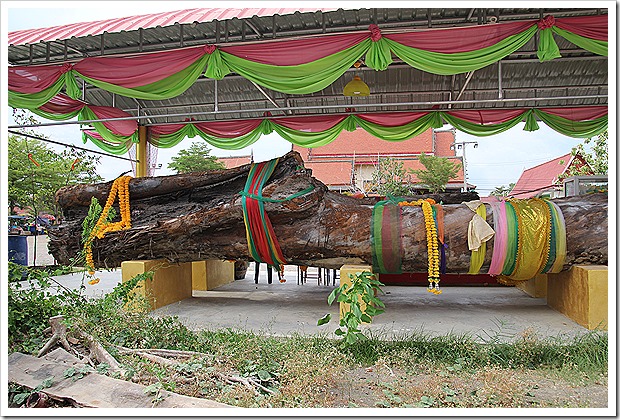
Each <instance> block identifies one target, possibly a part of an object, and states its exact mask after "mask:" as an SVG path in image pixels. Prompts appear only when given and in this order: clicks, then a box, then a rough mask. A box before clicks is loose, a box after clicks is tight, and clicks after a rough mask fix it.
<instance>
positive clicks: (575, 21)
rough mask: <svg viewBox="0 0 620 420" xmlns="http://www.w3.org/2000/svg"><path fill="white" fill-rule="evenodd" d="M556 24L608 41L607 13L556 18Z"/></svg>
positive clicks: (588, 36) (581, 34) (586, 35)
mask: <svg viewBox="0 0 620 420" xmlns="http://www.w3.org/2000/svg"><path fill="white" fill-rule="evenodd" d="M555 26H557V27H558V28H560V29H564V30H565V31H569V32H572V33H574V34H576V35H579V36H584V37H586V38H591V39H596V40H598V41H607V36H608V35H607V31H608V29H607V28H608V23H607V15H600V16H579V17H574V18H562V19H556V20H555Z"/></svg>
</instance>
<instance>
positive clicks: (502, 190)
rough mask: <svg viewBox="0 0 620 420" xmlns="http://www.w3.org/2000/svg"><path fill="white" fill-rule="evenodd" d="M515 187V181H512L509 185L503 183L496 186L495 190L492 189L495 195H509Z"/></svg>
mask: <svg viewBox="0 0 620 420" xmlns="http://www.w3.org/2000/svg"><path fill="white" fill-rule="evenodd" d="M514 187H515V183H514V182H511V183H510V184H508V186H505V185H502V186H500V187H495V189H494V190H493V191H491V194H490V195H492V196H494V197H508V194H510V191H512V189H513V188H514Z"/></svg>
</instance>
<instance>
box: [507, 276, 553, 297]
mask: <svg viewBox="0 0 620 420" xmlns="http://www.w3.org/2000/svg"><path fill="white" fill-rule="evenodd" d="M515 287H516V288H517V289H521V290H523V291H524V292H525V293H527V294H528V295H530V296H531V297H533V298H544V297H547V275H546V274H537V275H536V277H534V278H533V279H529V280H527V281H521V282H519V283H517V284H516V285H515Z"/></svg>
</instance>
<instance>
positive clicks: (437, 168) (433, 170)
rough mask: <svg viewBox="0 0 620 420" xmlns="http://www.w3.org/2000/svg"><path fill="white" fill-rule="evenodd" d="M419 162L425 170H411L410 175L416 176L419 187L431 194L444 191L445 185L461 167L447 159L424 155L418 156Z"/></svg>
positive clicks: (454, 176)
mask: <svg viewBox="0 0 620 420" xmlns="http://www.w3.org/2000/svg"><path fill="white" fill-rule="evenodd" d="M419 160H420V163H421V164H422V165H424V168H425V169H412V170H411V173H413V174H414V175H416V176H417V177H418V179H419V180H420V183H421V185H422V186H423V187H424V188H427V189H428V190H429V192H431V193H438V192H441V191H445V189H446V185H448V182H449V181H450V180H451V179H454V178H456V176H457V174H458V171H459V169H460V167H461V165H460V164H459V163H454V162H451V161H450V159H448V158H445V157H438V156H433V155H426V154H424V153H422V154H421V155H420V157H419Z"/></svg>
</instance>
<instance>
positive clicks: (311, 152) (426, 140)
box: [293, 128, 454, 161]
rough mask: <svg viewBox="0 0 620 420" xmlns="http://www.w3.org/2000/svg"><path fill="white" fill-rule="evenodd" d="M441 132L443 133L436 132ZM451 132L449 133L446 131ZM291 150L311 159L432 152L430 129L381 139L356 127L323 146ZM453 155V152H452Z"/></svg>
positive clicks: (306, 158)
mask: <svg viewBox="0 0 620 420" xmlns="http://www.w3.org/2000/svg"><path fill="white" fill-rule="evenodd" d="M438 134H442V138H443V137H444V136H443V134H445V133H438ZM447 134H449V135H450V134H451V133H447ZM293 150H297V151H298V152H300V153H301V155H302V157H303V158H304V160H307V161H311V160H314V159H317V158H321V157H334V156H353V155H354V154H355V156H375V157H376V156H377V155H380V156H399V155H412V154H420V153H422V152H424V153H427V154H429V153H433V134H432V129H430V128H429V129H428V130H427V131H425V132H424V133H422V134H420V135H419V136H416V137H413V138H411V139H408V140H403V141H386V140H381V139H379V138H377V137H375V136H373V135H372V134H370V133H368V132H367V131H365V130H363V129H361V128H358V129H357V130H355V131H343V132H342V133H341V134H340V135H339V136H338V137H337V138H336V139H335V140H334V141H332V142H331V143H329V144H326V145H325V146H321V147H317V148H314V149H305V148H302V147H299V146H293ZM452 156H454V153H452Z"/></svg>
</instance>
